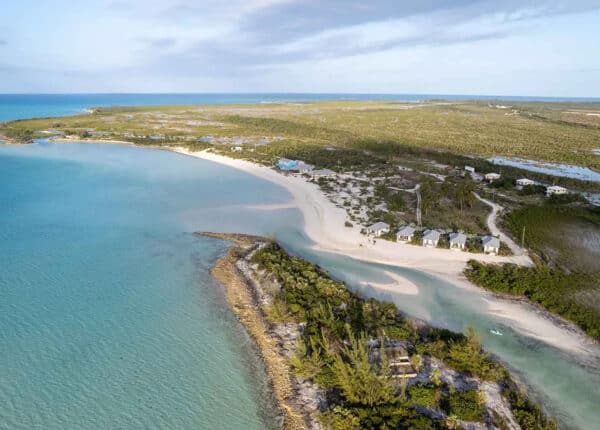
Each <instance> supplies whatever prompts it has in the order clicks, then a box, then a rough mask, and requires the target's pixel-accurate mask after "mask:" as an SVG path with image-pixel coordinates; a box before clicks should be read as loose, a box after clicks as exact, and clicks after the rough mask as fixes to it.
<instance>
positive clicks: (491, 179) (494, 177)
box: [485, 173, 501, 182]
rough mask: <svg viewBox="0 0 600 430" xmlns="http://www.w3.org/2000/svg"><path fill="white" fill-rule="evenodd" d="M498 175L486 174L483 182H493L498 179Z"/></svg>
mask: <svg viewBox="0 0 600 430" xmlns="http://www.w3.org/2000/svg"><path fill="white" fill-rule="evenodd" d="M500 177H501V176H500V173H486V175H485V180H486V181H488V182H494V181H497V180H498V179H500Z"/></svg>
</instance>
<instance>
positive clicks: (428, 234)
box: [423, 230, 440, 240]
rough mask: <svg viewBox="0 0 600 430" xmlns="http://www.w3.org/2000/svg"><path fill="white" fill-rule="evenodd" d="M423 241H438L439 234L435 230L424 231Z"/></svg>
mask: <svg viewBox="0 0 600 430" xmlns="http://www.w3.org/2000/svg"><path fill="white" fill-rule="evenodd" d="M423 239H428V240H440V232H439V231H437V230H425V233H423Z"/></svg>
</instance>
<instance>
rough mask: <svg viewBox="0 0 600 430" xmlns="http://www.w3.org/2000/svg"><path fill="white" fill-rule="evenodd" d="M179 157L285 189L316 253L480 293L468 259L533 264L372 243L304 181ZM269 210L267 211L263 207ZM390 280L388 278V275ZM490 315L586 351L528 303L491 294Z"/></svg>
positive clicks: (400, 283)
mask: <svg viewBox="0 0 600 430" xmlns="http://www.w3.org/2000/svg"><path fill="white" fill-rule="evenodd" d="M174 150H175V151H176V152H178V153H181V154H185V155H189V156H193V157H197V158H201V159H204V160H209V161H213V162H216V163H220V164H223V165H226V166H230V167H232V168H235V169H238V170H241V171H244V172H247V173H249V174H252V175H255V176H258V177H260V178H263V179H265V180H268V181H271V182H273V183H276V184H278V185H280V186H282V187H284V188H286V189H287V190H288V191H289V192H290V194H291V195H292V196H293V200H292V203H293V204H292V207H297V208H298V209H299V210H300V211H301V212H302V214H303V217H304V230H305V233H306V235H307V236H308V237H309V238H310V239H311V240H312V241H313V242H314V245H313V247H314V248H315V249H318V250H321V251H325V252H331V253H337V254H342V255H346V256H349V257H352V258H355V259H357V260H362V261H367V262H374V263H382V264H387V265H392V266H398V267H407V268H412V269H416V270H419V271H422V272H425V273H428V274H431V275H433V276H436V277H439V278H441V279H444V280H446V281H449V282H451V283H453V284H454V285H457V286H459V287H462V288H469V289H474V290H477V291H480V292H481V291H482V290H481V289H480V288H478V287H476V286H475V285H473V284H471V283H470V282H469V281H468V280H467V279H466V277H465V276H464V274H463V270H464V268H465V265H466V263H467V261H468V260H470V259H477V260H480V261H483V262H488V263H501V262H512V263H516V264H520V265H531V264H533V263H532V261H531V259H530V258H529V257H528V256H527V255H513V256H495V255H485V254H471V253H467V252H457V251H451V250H447V249H437V248H426V247H421V246H414V245H409V244H403V243H395V242H389V241H386V240H376V243H373V241H372V240H371V241H370V240H369V238H367V237H366V236H364V235H362V234H360V227H359V226H356V225H355V226H353V227H346V226H345V225H344V223H345V221H346V220H348V217H347V214H346V211H345V210H344V209H342V208H339V207H336V206H335V205H334V204H333V203H332V202H331V201H330V200H329V199H328V198H327V196H325V194H324V193H323V192H321V190H320V189H319V188H318V186H317V185H315V184H312V183H309V182H307V181H306V180H305V179H304V178H302V177H298V176H294V175H287V174H282V173H279V172H277V171H275V170H274V169H271V168H269V167H265V166H260V165H257V164H255V163H251V162H248V161H245V160H239V159H233V158H229V157H225V156H222V155H218V154H214V153H212V152H208V151H199V152H190V151H188V150H187V149H185V148H174ZM279 207H290V205H289V204H284V205H273V206H272V209H276V208H279ZM264 209H267V208H264ZM388 276H389V274H388ZM390 278H392V279H393V280H394V284H385V285H376V284H371V285H372V286H373V287H375V288H381V289H385V290H394V291H397V292H400V293H403V294H418V286H416V285H415V284H413V283H412V282H410V281H408V280H406V279H404V278H401V277H400V276H397V275H394V276H390ZM482 304H483V305H484V306H485V305H487V306H488V310H489V312H490V313H493V314H495V315H497V316H500V317H502V318H504V319H506V323H507V324H508V325H510V326H512V327H513V328H514V329H515V330H518V331H519V332H521V333H523V334H526V335H529V336H532V337H535V338H537V339H540V340H543V341H545V342H547V343H549V344H551V345H554V346H556V347H559V348H562V349H568V350H571V351H580V352H589V350H590V347H591V343H590V342H591V340H590V339H588V338H587V337H586V336H585V335H584V334H583V332H580V331H579V330H574V329H572V328H571V329H569V328H567V327H563V326H559V325H558V324H556V323H555V322H554V321H552V320H550V319H549V318H546V317H544V316H543V315H540V313H539V312H536V311H535V308H534V307H533V306H532V305H528V304H525V303H519V302H515V301H513V300H505V299H501V298H496V297H493V296H491V295H489V297H486V298H485V300H482Z"/></svg>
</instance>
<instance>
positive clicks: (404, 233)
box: [396, 225, 415, 242]
mask: <svg viewBox="0 0 600 430" xmlns="http://www.w3.org/2000/svg"><path fill="white" fill-rule="evenodd" d="M414 235H415V229H414V228H412V227H409V226H407V225H406V226H404V227H402V228H401V229H399V230H398V231H397V232H396V240H397V241H398V242H410V241H411V240H412V239H413V236H414Z"/></svg>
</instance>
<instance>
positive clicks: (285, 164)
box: [277, 158, 298, 170]
mask: <svg viewBox="0 0 600 430" xmlns="http://www.w3.org/2000/svg"><path fill="white" fill-rule="evenodd" d="M297 166H298V161H296V160H288V159H287V158H280V159H279V161H278V162H277V167H279V168H280V169H281V170H291V169H293V168H295V167H297Z"/></svg>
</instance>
